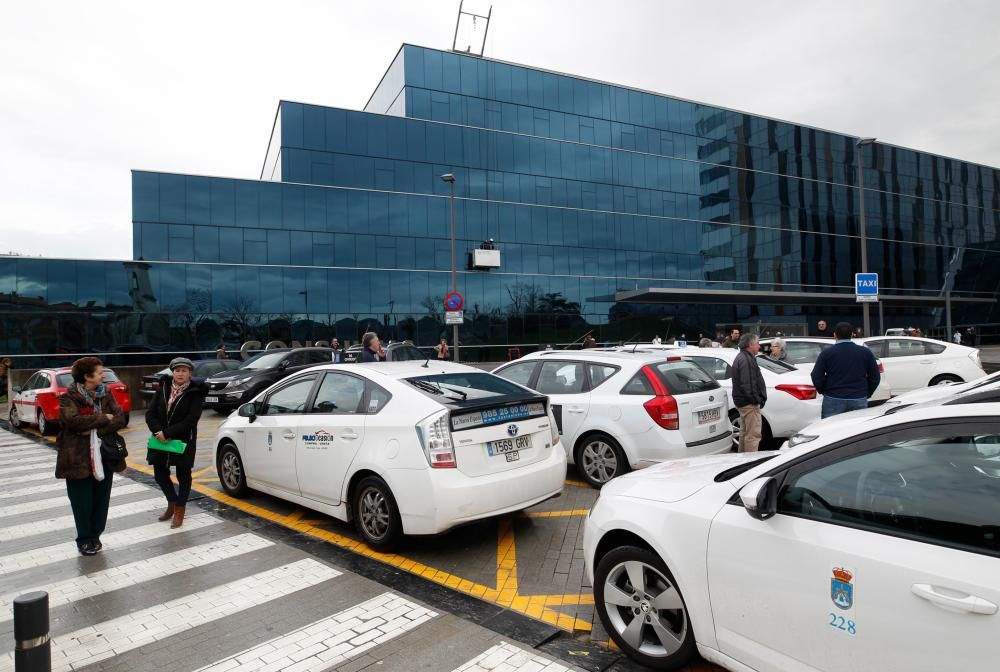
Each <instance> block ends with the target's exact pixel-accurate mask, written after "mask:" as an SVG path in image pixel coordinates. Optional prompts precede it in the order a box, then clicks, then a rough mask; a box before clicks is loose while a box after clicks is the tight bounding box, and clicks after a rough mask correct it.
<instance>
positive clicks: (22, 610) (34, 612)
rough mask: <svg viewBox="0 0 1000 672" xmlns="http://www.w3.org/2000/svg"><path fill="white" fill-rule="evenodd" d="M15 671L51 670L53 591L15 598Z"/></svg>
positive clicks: (40, 671) (44, 671) (48, 671)
mask: <svg viewBox="0 0 1000 672" xmlns="http://www.w3.org/2000/svg"><path fill="white" fill-rule="evenodd" d="M14 670H15V672H51V670H52V643H51V642H50V640H49V594H48V593H46V592H42V591H38V592H35V593H25V594H24V595H21V596H20V597H18V598H16V599H15V600H14Z"/></svg>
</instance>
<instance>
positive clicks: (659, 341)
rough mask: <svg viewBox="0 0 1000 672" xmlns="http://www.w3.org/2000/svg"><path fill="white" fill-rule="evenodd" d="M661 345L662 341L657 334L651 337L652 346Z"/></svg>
mask: <svg viewBox="0 0 1000 672" xmlns="http://www.w3.org/2000/svg"><path fill="white" fill-rule="evenodd" d="M662 344H663V341H662V340H661V339H660V335H659V334H657V335H656V336H653V345H662Z"/></svg>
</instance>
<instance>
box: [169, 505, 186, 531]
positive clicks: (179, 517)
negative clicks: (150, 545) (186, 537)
mask: <svg viewBox="0 0 1000 672" xmlns="http://www.w3.org/2000/svg"><path fill="white" fill-rule="evenodd" d="M183 524H184V507H183V506H181V505H179V504H178V505H176V506H174V522H172V523H170V527H171V529H172V528H175V527H180V526H181V525H183Z"/></svg>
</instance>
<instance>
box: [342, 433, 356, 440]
mask: <svg viewBox="0 0 1000 672" xmlns="http://www.w3.org/2000/svg"><path fill="white" fill-rule="evenodd" d="M340 438H342V439H347V440H349V441H353V440H354V439H356V438H358V435H357V434H355V433H354V432H344V433H342V434H341V435H340Z"/></svg>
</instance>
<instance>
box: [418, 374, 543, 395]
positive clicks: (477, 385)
mask: <svg viewBox="0 0 1000 672" xmlns="http://www.w3.org/2000/svg"><path fill="white" fill-rule="evenodd" d="M406 382H408V383H409V384H410V385H413V386H414V387H415V388H417V389H418V390H420V391H421V392H424V393H425V394H427V395H429V396H432V397H443V398H444V400H447V401H466V400H475V399H489V398H491V397H507V396H521V397H523V396H524V395H525V394H528V393H527V392H525V389H524V388H523V387H520V386H518V385H515V384H513V383H511V382H508V381H506V380H504V379H503V378H501V377H499V376H494V375H493V374H491V373H442V374H436V375H432V376H419V377H417V378H407V379H406Z"/></svg>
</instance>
